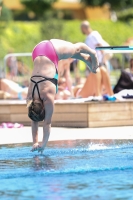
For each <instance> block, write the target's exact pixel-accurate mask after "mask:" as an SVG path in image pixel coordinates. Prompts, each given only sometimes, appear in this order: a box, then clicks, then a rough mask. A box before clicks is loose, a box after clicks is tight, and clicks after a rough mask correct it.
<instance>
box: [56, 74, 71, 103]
mask: <svg viewBox="0 0 133 200" xmlns="http://www.w3.org/2000/svg"><path fill="white" fill-rule="evenodd" d="M70 97H71V92H70V91H69V90H68V88H67V82H66V79H65V78H64V77H61V78H59V81H58V92H57V94H56V95H55V100H57V99H63V100H65V99H68V98H70Z"/></svg>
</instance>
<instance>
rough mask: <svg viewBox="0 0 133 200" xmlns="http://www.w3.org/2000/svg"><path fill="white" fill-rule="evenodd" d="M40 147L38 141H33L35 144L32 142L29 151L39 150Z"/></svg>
mask: <svg viewBox="0 0 133 200" xmlns="http://www.w3.org/2000/svg"><path fill="white" fill-rule="evenodd" d="M41 149H42V148H41V146H40V145H39V143H35V144H33V146H32V149H31V151H32V152H33V151H38V152H40V151H41Z"/></svg>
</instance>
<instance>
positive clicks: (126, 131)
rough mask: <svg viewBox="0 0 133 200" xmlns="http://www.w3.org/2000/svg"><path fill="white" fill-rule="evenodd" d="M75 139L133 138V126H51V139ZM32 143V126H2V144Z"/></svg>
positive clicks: (0, 142) (0, 143)
mask: <svg viewBox="0 0 133 200" xmlns="http://www.w3.org/2000/svg"><path fill="white" fill-rule="evenodd" d="M41 139H42V127H39V141H41ZM75 139H102V140H104V139H123V140H128V139H133V126H122V127H104V128H78V129H77V128H56V127H52V128H51V134H50V138H49V141H57V140H75ZM16 143H32V135H31V128H30V127H29V126H28V127H23V128H11V129H9V128H5V129H4V128H3V129H2V128H1V129H0V145H3V144H16Z"/></svg>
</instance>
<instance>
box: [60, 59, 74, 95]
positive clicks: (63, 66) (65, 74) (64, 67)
mask: <svg viewBox="0 0 133 200" xmlns="http://www.w3.org/2000/svg"><path fill="white" fill-rule="evenodd" d="M72 61H73V59H72V58H69V59H65V60H61V61H60V62H59V64H58V75H59V80H60V81H64V80H65V84H66V86H65V87H66V88H67V91H69V93H70V95H71V96H72V95H73V93H72V92H73V91H72V78H71V73H70V64H71V63H72ZM62 78H63V79H62Z"/></svg>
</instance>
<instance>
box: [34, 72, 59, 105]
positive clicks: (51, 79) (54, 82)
mask: <svg viewBox="0 0 133 200" xmlns="http://www.w3.org/2000/svg"><path fill="white" fill-rule="evenodd" d="M56 74H57V73H56ZM34 77H40V78H43V79H42V80H40V81H37V82H36V81H34V80H33V79H32V78H34ZM30 80H31V81H32V82H33V83H35V85H34V88H33V91H32V98H34V91H35V88H37V92H38V96H39V99H40V100H41V101H42V99H41V97H40V92H39V88H38V83H41V82H43V81H51V82H52V83H53V84H55V86H56V93H57V91H58V79H57V78H46V77H44V76H40V75H35V76H32V77H31V78H30Z"/></svg>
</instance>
